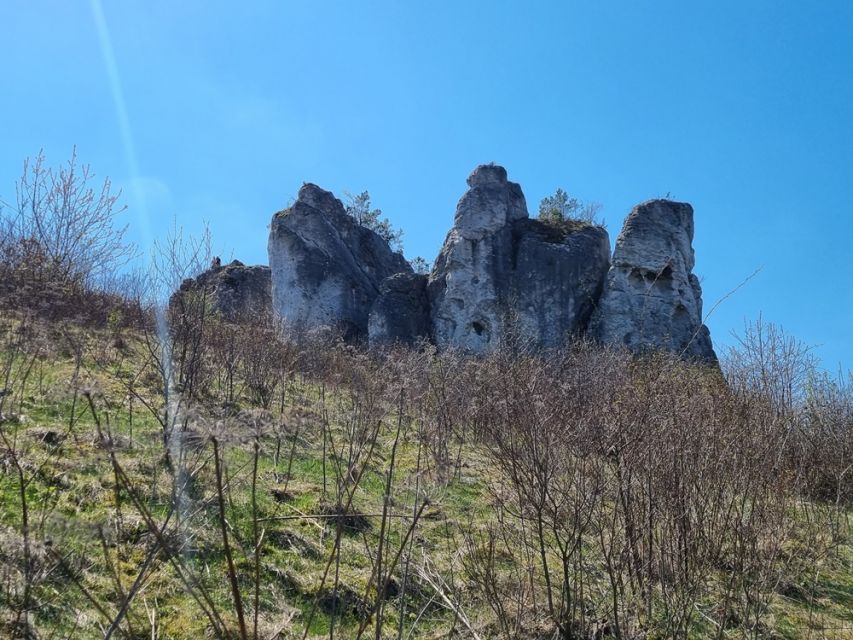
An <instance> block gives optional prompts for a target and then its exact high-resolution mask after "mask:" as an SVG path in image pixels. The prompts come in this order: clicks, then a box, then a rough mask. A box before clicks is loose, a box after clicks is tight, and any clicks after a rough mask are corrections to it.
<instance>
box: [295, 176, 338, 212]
mask: <svg viewBox="0 0 853 640" xmlns="http://www.w3.org/2000/svg"><path fill="white" fill-rule="evenodd" d="M297 202H302V203H305V204H307V205H308V206H311V207H314V208H315V209H320V210H321V211H322V210H325V209H329V208H337V207H336V205H339V206H342V205H340V201H339V200H338V199H337V198H336V197H335V195H334V194H333V193H332V192H331V191H326V190H325V189H322V188H321V187H318V186H317V185H316V184H314V183H312V182H306V183H305V184H303V185H302V186H301V187H300V189H299V195H298V197H297Z"/></svg>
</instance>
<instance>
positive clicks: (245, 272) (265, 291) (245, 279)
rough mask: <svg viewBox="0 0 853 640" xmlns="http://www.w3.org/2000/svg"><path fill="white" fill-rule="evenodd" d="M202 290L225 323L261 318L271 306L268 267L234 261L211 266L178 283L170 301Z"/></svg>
mask: <svg viewBox="0 0 853 640" xmlns="http://www.w3.org/2000/svg"><path fill="white" fill-rule="evenodd" d="M202 291H203V292H205V293H206V294H207V295H208V296H209V297H208V303H207V304H209V305H210V308H211V309H213V310H214V311H216V312H218V313H219V314H220V315H221V316H222V317H223V319H225V320H227V321H228V322H241V321H264V320H268V319H269V317H270V312H271V309H272V296H271V278H270V268H269V267H266V266H260V265H256V266H249V267H247V266H246V265H244V264H243V263H242V262H240V261H239V260H234V261H233V262H231V263H230V264H227V265H225V266H224V267H212V268H210V269H208V270H207V271H205V272H203V273H201V274H200V275H199V276H197V277H196V278H189V279H187V280H184V281H183V282H182V283H181V287H180V289H178V291H177V292H176V293H175V294H174V295H173V296H172V299H171V302H170V304H172V305H174V304H177V302H178V297H179V296H182V295H186V294H188V293H190V292H202Z"/></svg>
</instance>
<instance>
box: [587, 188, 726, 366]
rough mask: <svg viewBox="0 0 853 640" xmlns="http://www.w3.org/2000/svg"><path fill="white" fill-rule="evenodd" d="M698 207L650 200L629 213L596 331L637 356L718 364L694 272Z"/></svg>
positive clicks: (594, 326) (595, 321)
mask: <svg viewBox="0 0 853 640" xmlns="http://www.w3.org/2000/svg"><path fill="white" fill-rule="evenodd" d="M692 243H693V207H691V206H690V205H689V204H686V203H681V202H672V201H670V200H650V201H648V202H644V203H643V204H640V205H637V206H636V207H634V209H633V210H632V211H631V213H630V214H629V215H628V217H627V218H626V220H625V224H624V226H623V227H622V232H621V233H620V234H619V237H618V238H617V240H616V249H615V251H614V253H613V265H612V266H611V268H610V272H609V273H608V276H607V284H606V286H605V290H604V293H603V294H602V296H601V300H600V301H599V304H598V309H597V310H596V312H595V316H594V318H593V323H592V327H591V332H592V333H593V335H595V336H596V337H597V338H598V339H599V340H600V341H601V342H603V343H605V344H613V345H624V346H626V347H627V348H628V349H630V350H631V351H634V352H641V351H644V350H647V349H663V350H666V351H671V352H675V353H679V354H683V355H685V356H687V357H691V358H694V359H697V360H702V361H715V360H716V356H715V354H714V350H713V348H712V346H711V337H710V333H709V331H708V328H707V327H706V326H705V325H703V324H702V290H701V287H700V286H699V280H698V278H697V277H696V276H695V275H694V274H693V265H694V254H693V245H692Z"/></svg>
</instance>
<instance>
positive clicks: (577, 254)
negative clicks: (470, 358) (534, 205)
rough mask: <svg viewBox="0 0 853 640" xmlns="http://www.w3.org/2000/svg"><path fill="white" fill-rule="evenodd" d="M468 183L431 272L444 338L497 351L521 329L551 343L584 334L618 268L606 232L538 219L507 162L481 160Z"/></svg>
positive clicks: (435, 316)
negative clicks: (612, 267) (564, 228)
mask: <svg viewBox="0 0 853 640" xmlns="http://www.w3.org/2000/svg"><path fill="white" fill-rule="evenodd" d="M468 186H469V189H468V191H467V192H466V193H465V195H463V196H462V198H461V199H460V201H459V204H458V205H457V208H456V218H455V221H454V226H453V228H452V229H451V230H450V233H449V234H448V235H447V238H446V240H445V242H444V246H443V247H442V249H441V252H440V253H439V256H438V258H437V259H436V261H435V265H434V267H433V270H432V273H431V274H430V278H429V284H428V293H429V300H430V312H431V318H432V336H433V340H434V341H435V343H436V345H437V346H438V347H439V348H443V347H457V348H461V349H465V350H468V351H472V352H475V353H482V352H488V351H491V350H494V349H495V348H497V347H498V346H499V345H500V343H501V341H502V339H503V338H504V337H505V336H506V335H507V333H508V332H509V331H512V330H515V331H516V332H517V333H518V334H519V335H520V336H521V337H522V339H525V340H528V341H529V343H530V344H531V345H532V346H537V347H552V346H557V345H559V344H560V343H561V342H562V341H563V340H564V339H565V338H566V337H567V336H568V335H569V334H572V333H579V332H582V331H584V330H585V328H586V323H587V321H588V319H589V316H590V313H591V311H592V309H593V307H594V303H595V300H596V298H597V296H598V294H599V293H600V291H601V287H602V284H603V282H604V278H605V275H606V273H607V268H608V266H609V253H610V251H609V241H608V238H607V232H606V231H604V229H601V228H597V227H590V228H588V229H585V230H582V231H578V232H575V233H569V234H567V235H566V234H563V233H561V232H560V231H559V230H557V229H555V228H553V227H550V226H549V225H546V224H545V223H542V222H540V221H537V220H530V219H529V218H528V213H527V204H526V202H525V199H524V194H523V193H522V191H521V187H520V186H519V185H518V184H516V183H514V182H509V181H508V180H507V175H506V170H505V169H503V167H498V166H494V165H482V166H479V167H477V168H476V169H475V170H474V172H473V173H472V174H471V175H470V177H469V178H468ZM513 325H515V326H513Z"/></svg>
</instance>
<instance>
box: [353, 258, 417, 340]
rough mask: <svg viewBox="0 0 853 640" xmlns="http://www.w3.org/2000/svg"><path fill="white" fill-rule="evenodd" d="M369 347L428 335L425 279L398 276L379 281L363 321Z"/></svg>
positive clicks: (403, 275)
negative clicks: (371, 303) (377, 293)
mask: <svg viewBox="0 0 853 640" xmlns="http://www.w3.org/2000/svg"><path fill="white" fill-rule="evenodd" d="M367 332H368V335H369V337H370V345H371V346H378V345H387V344H394V343H399V344H405V345H413V344H415V343H416V342H418V341H420V340H423V339H428V338H429V335H430V319H429V298H428V297H427V277H426V276H425V275H421V274H417V273H398V274H395V275H393V276H390V277H388V278H385V279H384V280H383V281H382V284H381V285H380V287H379V297H378V298H376V300H375V301H374V303H373V308H372V309H371V311H370V317H369V319H368V322H367Z"/></svg>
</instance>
